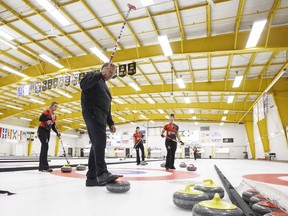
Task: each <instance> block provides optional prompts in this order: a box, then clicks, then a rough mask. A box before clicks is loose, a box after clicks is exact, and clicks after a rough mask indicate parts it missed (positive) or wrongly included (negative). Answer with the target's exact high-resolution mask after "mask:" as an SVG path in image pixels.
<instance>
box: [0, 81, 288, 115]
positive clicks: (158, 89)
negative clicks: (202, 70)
mask: <svg viewBox="0 0 288 216" xmlns="http://www.w3.org/2000/svg"><path fill="white" fill-rule="evenodd" d="M272 80H273V79H265V82H263V83H265V85H264V84H263V85H262V86H261V89H260V90H259V83H260V81H261V80H259V79H255V80H247V81H246V87H245V89H244V90H243V89H240V88H232V84H233V80H232V81H229V82H228V84H227V88H226V89H224V88H225V82H224V81H219V82H212V83H186V84H185V85H186V88H185V90H183V89H179V87H178V86H177V85H174V92H185V93H189V92H195V93H198V92H207V93H208V92H218V93H219V94H221V93H223V92H224V94H225V93H226V94H227V95H228V94H229V95H231V94H243V95H246V94H251V95H260V94H261V93H262V92H263V91H264V90H265V89H266V87H267V86H268V85H269V84H270V83H271V81H272ZM270 91H271V92H273V91H287V81H286V79H285V78H282V79H280V80H279V81H278V82H277V83H276V84H275V86H274V88H273V89H271V90H270ZM110 92H111V94H112V96H113V97H115V96H127V95H130V96H132V95H135V90H134V89H133V88H132V87H130V86H128V87H112V88H110ZM167 92H169V93H170V92H171V84H164V85H153V86H151V85H146V86H141V91H139V92H137V94H138V95H142V94H155V93H159V94H161V93H167ZM40 94H41V93H40ZM70 95H71V96H72V98H66V97H64V96H61V97H58V98H53V99H50V100H49V99H48V100H46V104H50V103H51V102H52V101H55V100H56V101H57V102H58V103H59V104H66V103H71V102H77V101H79V100H80V97H81V91H79V92H75V93H70ZM218 103H219V102H218ZM200 104H201V103H200V102H199V103H197V106H196V108H197V107H199V106H200ZM45 106H47V105H45ZM45 106H43V105H39V104H29V105H28V106H23V107H22V108H23V110H15V109H9V110H5V111H3V115H0V119H3V118H7V117H10V116H14V115H17V114H20V113H25V112H26V111H28V110H34V109H44V108H45ZM223 109H224V108H223Z"/></svg>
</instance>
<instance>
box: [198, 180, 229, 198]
mask: <svg viewBox="0 0 288 216" xmlns="http://www.w3.org/2000/svg"><path fill="white" fill-rule="evenodd" d="M203 182H204V184H198V185H195V187H194V189H195V190H200V191H203V192H204V193H206V194H207V195H208V196H209V199H213V197H214V195H215V194H216V193H218V194H219V195H220V197H221V198H223V197H224V189H223V188H222V187H219V186H218V185H216V184H215V183H214V182H213V180H211V179H205V180H203Z"/></svg>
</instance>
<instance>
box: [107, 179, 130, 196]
mask: <svg viewBox="0 0 288 216" xmlns="http://www.w3.org/2000/svg"><path fill="white" fill-rule="evenodd" d="M106 188H107V190H108V191H110V192H112V193H125V192H127V191H129V190H130V182H128V181H120V180H116V181H114V182H110V183H108V184H107V185H106Z"/></svg>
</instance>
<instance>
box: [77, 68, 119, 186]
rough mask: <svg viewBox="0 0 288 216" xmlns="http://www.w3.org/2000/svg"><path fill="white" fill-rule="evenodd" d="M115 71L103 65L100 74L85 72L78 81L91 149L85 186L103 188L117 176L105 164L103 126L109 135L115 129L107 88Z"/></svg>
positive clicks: (104, 133) (110, 98)
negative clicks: (107, 129) (108, 131)
mask: <svg viewBox="0 0 288 216" xmlns="http://www.w3.org/2000/svg"><path fill="white" fill-rule="evenodd" d="M115 72H116V66H115V65H113V64H110V65H109V63H105V64H104V65H103V66H102V69H101V72H100V73H99V72H95V71H92V72H88V73H87V74H86V75H85V77H84V78H83V79H82V80H81V82H80V87H81V89H82V94H81V106H82V115H83V118H84V121H85V123H86V126H87V130H88V134H89V138H90V140H91V143H92V146H91V149H90V154H89V161H88V172H87V174H86V176H87V180H86V186H103V185H106V184H107V183H109V182H112V181H115V180H116V179H117V178H118V176H117V175H113V174H112V173H110V172H108V170H107V166H106V162H105V148H106V125H107V124H108V126H109V128H110V131H111V132H112V133H115V132H116V127H115V126H114V122H113V119H112V116H111V101H112V97H111V94H110V91H109V89H108V87H107V85H106V82H105V81H107V80H110V79H111V78H112V76H113V75H114V74H115Z"/></svg>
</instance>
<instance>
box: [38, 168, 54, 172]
mask: <svg viewBox="0 0 288 216" xmlns="http://www.w3.org/2000/svg"><path fill="white" fill-rule="evenodd" d="M39 171H40V172H53V169H51V168H48V169H39Z"/></svg>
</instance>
